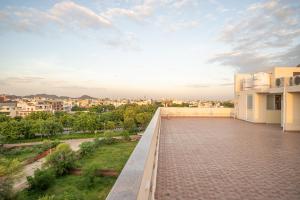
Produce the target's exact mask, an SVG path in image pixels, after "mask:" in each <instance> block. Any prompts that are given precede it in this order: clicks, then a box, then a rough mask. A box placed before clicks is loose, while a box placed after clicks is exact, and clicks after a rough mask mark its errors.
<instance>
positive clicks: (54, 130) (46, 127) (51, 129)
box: [42, 119, 64, 136]
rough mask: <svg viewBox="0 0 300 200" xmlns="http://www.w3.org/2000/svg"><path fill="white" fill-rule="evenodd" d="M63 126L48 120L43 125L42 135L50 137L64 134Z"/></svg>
mask: <svg viewBox="0 0 300 200" xmlns="http://www.w3.org/2000/svg"><path fill="white" fill-rule="evenodd" d="M63 130H64V129H63V126H62V124H61V123H60V122H57V121H55V120H53V119H48V120H45V121H43V123H42V131H43V132H42V133H43V134H46V135H48V136H51V135H56V134H58V133H62V132H63Z"/></svg>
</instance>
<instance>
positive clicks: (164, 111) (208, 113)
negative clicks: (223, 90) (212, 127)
mask: <svg viewBox="0 0 300 200" xmlns="http://www.w3.org/2000/svg"><path fill="white" fill-rule="evenodd" d="M161 116H162V117H167V116H168V117H169V116H170V117H173V116H175V117H233V116H234V109H233V108H177V107H176V108H175V107H169V108H161Z"/></svg>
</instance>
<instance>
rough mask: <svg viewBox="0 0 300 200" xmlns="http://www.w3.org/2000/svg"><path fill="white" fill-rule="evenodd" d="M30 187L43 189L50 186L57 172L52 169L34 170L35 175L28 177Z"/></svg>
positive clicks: (38, 189)
mask: <svg viewBox="0 0 300 200" xmlns="http://www.w3.org/2000/svg"><path fill="white" fill-rule="evenodd" d="M27 181H28V183H29V189H30V190H35V191H42V190H46V189H48V188H49V186H50V185H52V184H53V183H54V181H55V173H54V171H53V170H52V169H51V168H50V169H46V170H40V169H37V170H35V172H34V176H33V177H32V176H29V177H27Z"/></svg>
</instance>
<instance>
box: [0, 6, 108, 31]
mask: <svg viewBox="0 0 300 200" xmlns="http://www.w3.org/2000/svg"><path fill="white" fill-rule="evenodd" d="M0 22H1V24H2V30H3V31H7V30H14V31H26V32H30V31H40V30H42V28H44V27H45V26H47V25H49V24H55V25H60V26H61V27H62V28H63V29H70V28H71V29H74V28H75V29H77V28H92V29H99V28H103V27H110V26H112V23H111V22H110V21H109V20H108V19H106V18H105V17H103V16H101V15H98V14H96V13H95V12H94V11H92V10H91V9H89V8H86V7H84V6H81V5H79V4H76V3H74V2H72V1H63V2H59V3H56V4H54V6H53V7H52V8H50V9H49V10H46V11H43V10H38V9H35V8H12V7H9V8H6V9H4V10H2V11H0ZM0 27H1V25H0Z"/></svg>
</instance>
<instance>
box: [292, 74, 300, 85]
mask: <svg viewBox="0 0 300 200" xmlns="http://www.w3.org/2000/svg"><path fill="white" fill-rule="evenodd" d="M292 85H300V75H297V76H293V84H292Z"/></svg>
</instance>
